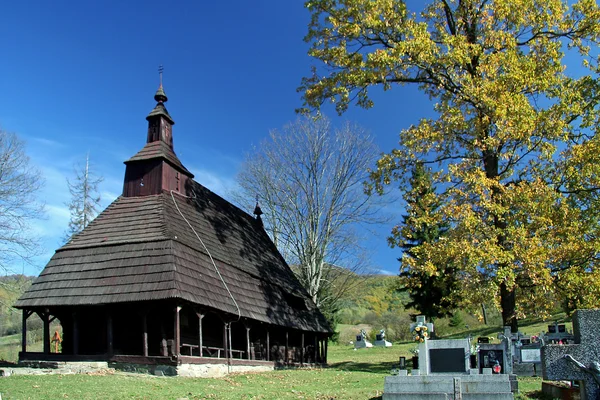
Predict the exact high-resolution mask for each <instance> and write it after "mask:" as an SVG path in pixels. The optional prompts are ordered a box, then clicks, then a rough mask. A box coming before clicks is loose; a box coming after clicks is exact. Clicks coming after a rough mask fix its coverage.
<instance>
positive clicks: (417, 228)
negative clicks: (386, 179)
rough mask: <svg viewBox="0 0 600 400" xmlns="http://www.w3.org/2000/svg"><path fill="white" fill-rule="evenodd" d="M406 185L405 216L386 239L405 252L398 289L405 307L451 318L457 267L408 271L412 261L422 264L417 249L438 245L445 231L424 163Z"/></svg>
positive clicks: (454, 303) (433, 315)
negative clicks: (404, 296)
mask: <svg viewBox="0 0 600 400" xmlns="http://www.w3.org/2000/svg"><path fill="white" fill-rule="evenodd" d="M409 183H410V188H409V190H408V191H407V192H406V193H405V195H404V200H405V201H406V204H407V206H406V215H404V216H403V218H402V219H403V221H402V224H401V225H399V226H396V227H394V229H393V230H392V236H390V237H389V238H388V242H389V244H390V246H391V247H395V246H398V247H400V248H402V249H403V250H404V253H403V255H402V257H401V258H399V259H398V260H399V261H400V263H401V264H400V278H401V280H400V281H401V289H400V290H406V291H408V294H409V296H410V299H411V300H410V302H408V303H407V304H406V305H405V307H406V308H407V309H409V308H414V309H416V310H417V311H419V313H421V314H423V315H425V316H426V317H427V319H430V320H431V319H434V318H441V317H445V316H450V315H452V313H453V311H454V309H455V308H456V304H457V299H456V298H455V297H454V296H456V293H457V287H458V281H457V279H456V276H455V272H456V268H454V267H453V265H452V264H446V265H439V266H437V268H436V271H435V272H434V273H429V272H425V271H423V270H419V269H413V268H411V262H413V263H418V264H424V262H423V260H422V259H421V256H420V255H419V251H418V246H421V245H423V244H425V243H434V242H437V241H438V240H439V239H440V237H441V236H443V235H444V233H445V232H446V231H447V230H448V223H447V222H445V221H444V220H443V219H442V215H441V214H440V212H439V211H440V207H441V205H442V202H441V201H440V199H439V198H438V196H437V195H436V192H435V187H434V185H433V178H432V174H431V171H430V170H429V169H427V168H426V167H425V166H424V165H423V163H417V164H416V165H415V167H414V169H413V171H412V176H411V178H410V181H409ZM409 259H410V262H409ZM432 272H433V271H432Z"/></svg>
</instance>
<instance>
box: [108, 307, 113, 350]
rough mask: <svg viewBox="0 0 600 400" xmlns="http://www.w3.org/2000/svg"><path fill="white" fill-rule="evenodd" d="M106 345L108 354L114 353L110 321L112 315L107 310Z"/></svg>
mask: <svg viewBox="0 0 600 400" xmlns="http://www.w3.org/2000/svg"><path fill="white" fill-rule="evenodd" d="M106 347H107V349H106V350H107V352H108V355H109V356H112V355H113V354H114V351H113V350H114V349H113V323H112V315H111V313H110V311H108V313H107V315H106Z"/></svg>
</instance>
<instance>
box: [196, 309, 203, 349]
mask: <svg viewBox="0 0 600 400" xmlns="http://www.w3.org/2000/svg"><path fill="white" fill-rule="evenodd" d="M196 315H197V316H198V349H200V357H202V356H203V353H202V346H203V343H202V318H204V314H202V313H199V312H196Z"/></svg>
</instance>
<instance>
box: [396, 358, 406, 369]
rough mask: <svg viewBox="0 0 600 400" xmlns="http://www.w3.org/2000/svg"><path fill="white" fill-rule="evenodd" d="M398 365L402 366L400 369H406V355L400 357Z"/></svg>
mask: <svg viewBox="0 0 600 400" xmlns="http://www.w3.org/2000/svg"><path fill="white" fill-rule="evenodd" d="M398 365H399V366H400V369H406V357H400V360H398Z"/></svg>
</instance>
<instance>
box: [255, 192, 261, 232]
mask: <svg viewBox="0 0 600 400" xmlns="http://www.w3.org/2000/svg"><path fill="white" fill-rule="evenodd" d="M262 214H263V212H262V210H261V209H260V204H259V202H258V194H257V195H256V207H254V215H255V216H256V221H257V222H258V223H259V224H260V225H261V226H262V225H263V222H262V218H260V216H261V215H262Z"/></svg>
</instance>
